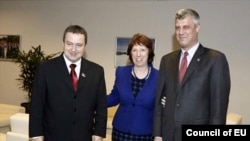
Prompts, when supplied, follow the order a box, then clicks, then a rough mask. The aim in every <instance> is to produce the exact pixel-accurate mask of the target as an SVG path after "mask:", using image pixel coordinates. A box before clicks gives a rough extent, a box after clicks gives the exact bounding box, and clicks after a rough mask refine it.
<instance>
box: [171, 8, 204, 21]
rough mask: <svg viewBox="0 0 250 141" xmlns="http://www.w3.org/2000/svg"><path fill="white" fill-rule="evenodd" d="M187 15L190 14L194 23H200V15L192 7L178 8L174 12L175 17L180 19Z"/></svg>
mask: <svg viewBox="0 0 250 141" xmlns="http://www.w3.org/2000/svg"><path fill="white" fill-rule="evenodd" d="M187 16H191V17H192V18H193V22H194V24H196V25H198V24H200V16H199V14H198V12H196V11H195V10H193V9H188V8H187V9H180V10H178V11H177V13H176V14H175V19H179V20H182V19H184V18H186V17H187Z"/></svg>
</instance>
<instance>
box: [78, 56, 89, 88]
mask: <svg viewBox="0 0 250 141" xmlns="http://www.w3.org/2000/svg"><path fill="white" fill-rule="evenodd" d="M86 77H88V65H87V62H86V60H85V59H84V58H82V62H81V69H80V74H79V79H78V89H77V91H80V90H81V89H82V88H83V87H84V83H85V80H86Z"/></svg>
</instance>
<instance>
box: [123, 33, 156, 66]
mask: <svg viewBox="0 0 250 141" xmlns="http://www.w3.org/2000/svg"><path fill="white" fill-rule="evenodd" d="M134 45H144V46H146V48H148V50H149V53H148V64H151V63H152V62H153V60H154V56H155V53H154V44H153V42H152V40H151V39H150V38H149V37H147V36H146V35H144V34H140V33H137V34H134V35H133V37H132V39H131V40H130V42H129V44H128V49H127V55H128V56H129V60H130V62H131V63H133V60H132V55H131V50H132V48H133V46H134Z"/></svg>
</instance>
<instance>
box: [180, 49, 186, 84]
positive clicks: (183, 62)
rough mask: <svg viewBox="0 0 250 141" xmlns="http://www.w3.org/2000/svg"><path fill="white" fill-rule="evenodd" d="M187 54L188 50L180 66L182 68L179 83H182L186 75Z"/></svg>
mask: <svg viewBox="0 0 250 141" xmlns="http://www.w3.org/2000/svg"><path fill="white" fill-rule="evenodd" d="M187 56H188V52H185V53H184V56H183V58H182V60H181V66H180V70H179V84H181V81H182V79H183V77H184V75H185V72H186V70H187Z"/></svg>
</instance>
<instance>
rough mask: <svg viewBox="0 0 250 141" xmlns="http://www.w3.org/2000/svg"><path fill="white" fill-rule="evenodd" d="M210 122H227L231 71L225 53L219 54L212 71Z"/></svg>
mask: <svg viewBox="0 0 250 141" xmlns="http://www.w3.org/2000/svg"><path fill="white" fill-rule="evenodd" d="M210 78H211V81H210V84H211V91H210V99H211V104H210V107H211V108H210V110H211V111H210V113H211V115H210V124H225V123H226V114H227V108H228V102H229V93H230V85H231V84H230V72H229V65H228V62H227V59H226V57H225V55H224V54H222V53H221V54H219V55H218V56H216V58H215V62H214V65H213V68H212V73H211V77H210Z"/></svg>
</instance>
